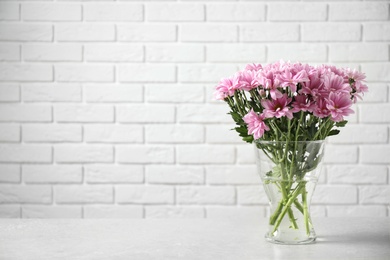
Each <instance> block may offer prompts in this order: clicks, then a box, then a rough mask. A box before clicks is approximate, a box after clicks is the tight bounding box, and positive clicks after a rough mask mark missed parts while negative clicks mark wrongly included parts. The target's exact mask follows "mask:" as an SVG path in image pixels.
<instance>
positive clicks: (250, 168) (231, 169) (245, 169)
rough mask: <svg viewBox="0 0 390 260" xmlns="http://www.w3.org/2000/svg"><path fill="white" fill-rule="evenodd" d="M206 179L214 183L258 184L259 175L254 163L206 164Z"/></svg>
mask: <svg viewBox="0 0 390 260" xmlns="http://www.w3.org/2000/svg"><path fill="white" fill-rule="evenodd" d="M206 180H207V183H209V184H212V185H214V184H216V185H229V184H235V185H242V184H260V183H261V180H260V176H259V175H258V173H257V168H256V166H255V165H235V166H220V165H218V166H216V165H210V166H206Z"/></svg>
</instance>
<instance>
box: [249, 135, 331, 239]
mask: <svg viewBox="0 0 390 260" xmlns="http://www.w3.org/2000/svg"><path fill="white" fill-rule="evenodd" d="M323 153H324V141H301V142H300V141H297V142H295V141H280V142H278V141H260V140H257V141H255V155H256V163H257V167H258V172H259V174H260V177H261V180H262V183H263V186H264V189H265V192H266V194H267V197H268V200H269V204H270V217H269V223H268V228H269V229H268V232H267V233H266V236H265V237H266V239H267V240H268V241H269V242H272V243H278V244H308V243H313V242H314V241H315V239H316V233H315V231H314V228H313V223H312V220H311V217H310V202H311V197H312V195H313V192H314V189H315V186H316V184H317V181H318V178H319V175H320V172H321V164H322V163H321V161H322V157H323Z"/></svg>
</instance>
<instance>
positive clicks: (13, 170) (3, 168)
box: [0, 164, 20, 183]
mask: <svg viewBox="0 0 390 260" xmlns="http://www.w3.org/2000/svg"><path fill="white" fill-rule="evenodd" d="M0 173H1V174H0V182H2V183H19V182H20V165H16V164H0Z"/></svg>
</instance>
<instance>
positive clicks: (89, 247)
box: [0, 218, 390, 260]
mask: <svg viewBox="0 0 390 260" xmlns="http://www.w3.org/2000/svg"><path fill="white" fill-rule="evenodd" d="M313 221H314V226H315V229H316V231H317V235H318V239H317V242H316V243H314V244H310V245H298V246H297V245H295V246H286V245H276V244H271V243H268V242H266V241H265V239H264V233H265V232H266V223H267V221H266V219H259V220H257V221H255V220H253V219H251V220H248V221H242V220H241V219H240V220H237V221H234V220H216V219H138V220H134V219H112V220H91V219H79V220H76V219H72V220H65V219H62V220H58V219H2V220H0V259H6V260H10V259H39V260H43V259H50V260H53V259H213V260H214V259H223V260H225V259H240V260H245V259H267V260H268V259H299V260H304V259H332V260H333V259H343V260H345V259H367V260H378V259H380V260H382V259H383V260H388V259H390V218H349V219H348V218H319V219H314V220H313Z"/></svg>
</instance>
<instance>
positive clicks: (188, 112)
mask: <svg viewBox="0 0 390 260" xmlns="http://www.w3.org/2000/svg"><path fill="white" fill-rule="evenodd" d="M228 112H229V108H228V106H225V105H180V106H178V107H177V121H178V122H179V123H215V122H218V123H233V119H231V117H230V115H227V113H228ZM232 127H233V125H232Z"/></svg>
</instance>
